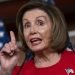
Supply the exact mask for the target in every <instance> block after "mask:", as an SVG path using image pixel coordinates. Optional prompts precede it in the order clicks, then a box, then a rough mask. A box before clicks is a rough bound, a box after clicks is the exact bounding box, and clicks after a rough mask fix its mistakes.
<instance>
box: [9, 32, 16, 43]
mask: <svg viewBox="0 0 75 75" xmlns="http://www.w3.org/2000/svg"><path fill="white" fill-rule="evenodd" d="M10 38H11V42H12V43H14V44H16V37H15V34H14V32H13V31H10Z"/></svg>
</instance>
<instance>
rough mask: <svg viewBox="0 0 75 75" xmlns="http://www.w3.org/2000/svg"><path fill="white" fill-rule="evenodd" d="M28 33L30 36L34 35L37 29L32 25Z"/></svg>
mask: <svg viewBox="0 0 75 75" xmlns="http://www.w3.org/2000/svg"><path fill="white" fill-rule="evenodd" d="M30 33H31V34H36V33H37V27H36V26H35V25H32V26H31V28H30Z"/></svg>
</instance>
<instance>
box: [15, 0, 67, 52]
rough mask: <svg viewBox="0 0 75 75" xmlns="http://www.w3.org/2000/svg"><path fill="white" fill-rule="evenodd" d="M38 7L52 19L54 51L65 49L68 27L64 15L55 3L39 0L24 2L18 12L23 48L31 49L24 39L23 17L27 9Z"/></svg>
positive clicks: (17, 21)
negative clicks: (50, 3)
mask: <svg viewBox="0 0 75 75" xmlns="http://www.w3.org/2000/svg"><path fill="white" fill-rule="evenodd" d="M36 8H38V9H40V10H43V11H44V12H45V13H47V14H48V16H49V18H50V19H51V20H52V23H53V24H52V46H51V47H52V49H53V51H54V52H62V51H64V50H65V47H66V45H67V29H66V23H65V20H64V16H63V15H62V13H61V12H60V10H59V9H58V8H57V7H56V6H55V5H49V4H47V3H45V2H41V1H39V0H36V1H29V2H28V3H26V4H24V5H23V6H22V7H21V8H20V9H19V11H18V13H17V17H16V25H17V28H18V34H19V37H20V41H21V42H22V44H23V48H24V49H25V50H29V49H27V48H28V47H27V45H26V42H25V40H24V35H23V24H22V18H23V15H24V14H25V13H26V12H27V11H30V10H33V9H36Z"/></svg>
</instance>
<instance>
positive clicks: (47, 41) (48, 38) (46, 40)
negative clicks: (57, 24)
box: [43, 29, 52, 45]
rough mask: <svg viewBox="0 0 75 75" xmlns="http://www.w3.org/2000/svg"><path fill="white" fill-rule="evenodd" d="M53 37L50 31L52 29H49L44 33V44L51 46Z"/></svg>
mask: <svg viewBox="0 0 75 75" xmlns="http://www.w3.org/2000/svg"><path fill="white" fill-rule="evenodd" d="M51 37H52V33H51V31H50V29H47V30H46V31H45V32H44V35H43V38H44V43H45V44H46V45H48V44H50V42H51V39H52V38H51Z"/></svg>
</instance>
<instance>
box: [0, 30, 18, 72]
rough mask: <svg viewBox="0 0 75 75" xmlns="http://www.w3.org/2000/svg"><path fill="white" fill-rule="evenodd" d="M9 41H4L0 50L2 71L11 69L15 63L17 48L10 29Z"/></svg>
mask: <svg viewBox="0 0 75 75" xmlns="http://www.w3.org/2000/svg"><path fill="white" fill-rule="evenodd" d="M10 38H11V41H10V42H8V43H6V44H5V45H4V47H3V48H2V49H1V51H0V63H1V68H2V70H4V71H9V72H10V71H11V70H12V69H13V68H14V66H15V65H16V64H17V61H18V57H19V49H18V46H17V43H16V39H15V35H14V33H13V31H10Z"/></svg>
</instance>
